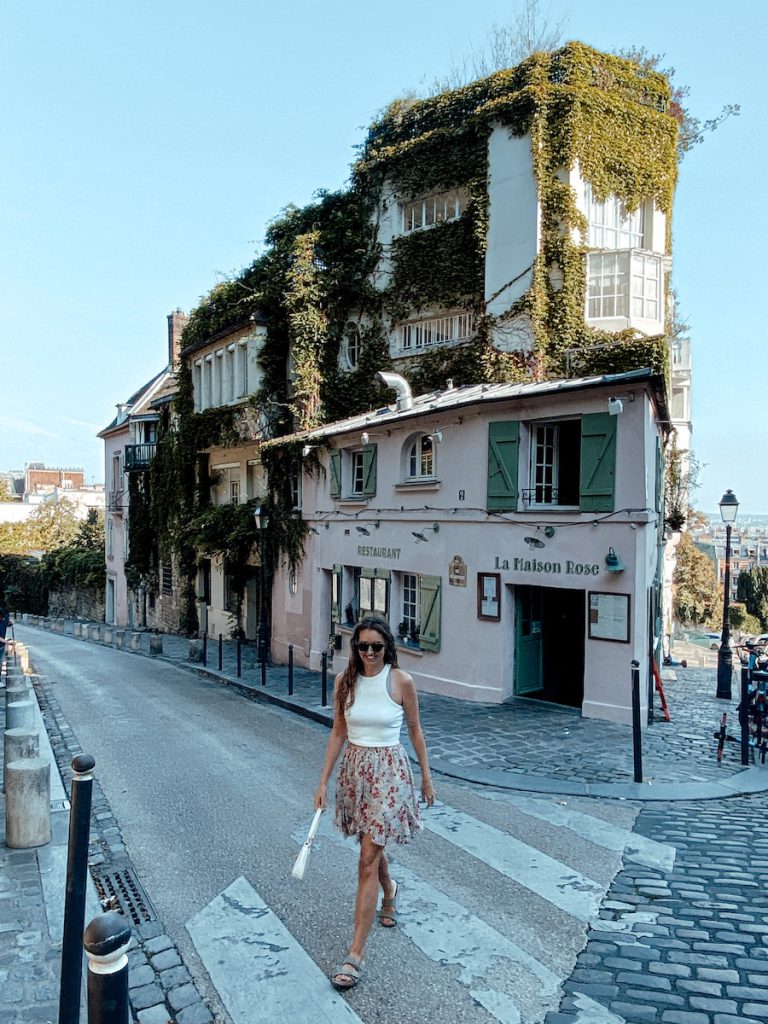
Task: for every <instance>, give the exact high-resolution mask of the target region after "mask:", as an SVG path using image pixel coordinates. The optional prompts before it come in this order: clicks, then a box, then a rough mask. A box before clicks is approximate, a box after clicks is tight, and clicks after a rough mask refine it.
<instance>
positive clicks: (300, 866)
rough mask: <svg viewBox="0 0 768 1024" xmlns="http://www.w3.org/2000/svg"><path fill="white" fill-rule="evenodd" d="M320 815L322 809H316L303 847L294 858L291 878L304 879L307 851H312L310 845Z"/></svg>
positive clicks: (307, 857)
mask: <svg viewBox="0 0 768 1024" xmlns="http://www.w3.org/2000/svg"><path fill="white" fill-rule="evenodd" d="M322 813H323V809H322V807H318V809H317V810H316V811H315V816H314V818H313V819H312V824H311V825H310V826H309V832H308V833H307V838H306V839H305V840H304V845H303V846H302V848H301V850H299V856H298V857H297V858H296V863H295V864H294V865H293V871H292V872H291V877H292V878H298V879H299V880H301V879H302V878H303V877H304V872H305V870H306V867H307V861H308V860H309V851H310V850H311V849H312V843H313V841H314V838H315V834H316V832H317V826H318V825H319V824H320V815H321V814H322Z"/></svg>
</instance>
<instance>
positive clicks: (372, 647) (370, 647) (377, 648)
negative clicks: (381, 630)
mask: <svg viewBox="0 0 768 1024" xmlns="http://www.w3.org/2000/svg"><path fill="white" fill-rule="evenodd" d="M355 647H357V649H358V651H361V652H362V653H363V654H365V653H366V652H367V651H373V653H374V654H379V653H380V652H381V651H383V650H384V644H382V643H374V644H361V643H360V642H359V641H358V642H357V643H356V644H355Z"/></svg>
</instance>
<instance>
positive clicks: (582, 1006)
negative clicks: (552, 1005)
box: [573, 992, 626, 1024]
mask: <svg viewBox="0 0 768 1024" xmlns="http://www.w3.org/2000/svg"><path fill="white" fill-rule="evenodd" d="M573 1001H574V1003H575V1004H576V1015H575V1017H574V1019H573V1020H574V1024H626V1021H625V1019H624V1017H620V1016H619V1015H618V1014H616V1013H612V1012H611V1011H610V1010H609V1009H608V1008H607V1007H606V1006H602V1005H601V1004H600V1003H598V1002H595V1000H594V999H590V997H589V996H587V995H584V993H583V992H575V993H574V994H573Z"/></svg>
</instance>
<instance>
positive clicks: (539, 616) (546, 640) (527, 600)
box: [514, 587, 586, 708]
mask: <svg viewBox="0 0 768 1024" xmlns="http://www.w3.org/2000/svg"><path fill="white" fill-rule="evenodd" d="M585 608H586V604H585V594H584V591H583V590H564V589H560V588H557V587H515V665H514V681H515V683H514V693H515V696H516V697H533V698H535V699H537V700H545V701H551V702H552V703H553V704H564V705H566V706H568V707H574V708H580V707H581V704H582V701H583V699H584V637H585V625H584V616H585Z"/></svg>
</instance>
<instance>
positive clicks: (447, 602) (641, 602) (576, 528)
mask: <svg viewBox="0 0 768 1024" xmlns="http://www.w3.org/2000/svg"><path fill="white" fill-rule="evenodd" d="M388 376H389V375H388ZM390 380H391V382H392V383H393V385H394V386H396V387H398V388H399V389H400V390H401V397H400V398H399V399H398V402H397V403H395V404H394V405H391V406H388V407H387V408H383V409H380V410H378V411H377V412H375V413H371V414H369V415H363V416H358V417H354V418H351V419H349V420H346V421H341V422H338V423H334V424H331V425H329V426H326V427H323V428H319V429H318V430H316V431H312V432H308V433H305V434H302V435H300V436H298V437H297V438H293V439H290V440H289V442H288V443H291V442H293V443H296V442H300V443H301V445H302V450H303V451H304V453H305V459H306V460H307V463H308V471H307V472H306V473H305V474H304V475H303V477H302V487H301V494H302V497H301V511H302V516H303V518H304V519H305V520H306V521H307V522H308V523H310V524H311V528H310V532H309V534H308V535H307V539H306V550H305V556H304V558H303V559H302V560H301V563H300V565H297V566H293V567H292V566H290V565H289V564H288V563H284V564H283V566H282V568H281V569H280V570H279V571H278V573H277V576H276V579H275V587H274V592H273V633H272V648H273V654H274V657H275V658H276V660H278V661H281V662H284V661H286V660H287V650H288V645H289V644H290V645H293V648H294V657H295V658H296V659H297V662H298V663H300V664H304V665H308V666H310V667H312V668H315V669H317V668H319V666H320V662H321V657H322V654H323V652H324V651H327V650H328V649H329V644H330V650H331V651H332V652H333V654H334V657H333V669H334V671H338V670H339V669H340V668H342V667H343V666H344V664H346V659H347V656H348V650H349V648H348V640H349V637H350V636H351V633H352V630H353V629H354V626H355V623H356V622H357V621H359V619H360V618H361V617H363V616H364V615H368V614H374V615H379V616H382V617H384V618H385V619H386V620H387V621H388V622H389V624H390V626H391V628H392V630H393V632H394V633H395V635H396V636H397V637H398V659H399V662H400V665H401V667H402V668H404V669H405V670H406V671H408V672H410V673H411V674H412V675H413V677H414V679H415V680H416V683H417V686H418V688H419V689H421V690H424V691H427V692H431V693H440V694H446V695H449V696H453V697H457V698H460V699H464V700H474V701H489V702H501V701H504V700H507V699H508V698H510V697H513V696H514V697H516V696H528V697H534V698H539V699H543V700H549V701H554V702H556V703H559V704H564V705H570V706H573V707H577V708H579V709H581V711H582V713H583V714H584V715H585V716H589V717H597V718H605V719H610V720H613V721H619V722H628V721H630V720H631V688H630V682H631V665H632V662H633V661H637V662H638V663H639V666H640V674H641V682H642V693H643V695H644V697H643V703H644V704H645V705H646V706H647V699H648V697H647V695H648V686H649V681H650V680H652V676H651V672H650V662H649V654H650V652H651V651H652V650H653V649H654V648H655V647H656V646H657V645H658V641H659V626H660V622H659V618H658V604H659V591H660V564H661V563H660V554H661V550H662V544H663V484H662V481H661V474H660V468H661V444H662V439H663V435H664V429H665V428H664V424H665V423H666V421H668V419H669V416H668V411H667V406H666V394H665V385H664V381H663V380H662V379H661V378H660V377H658V376H657V375H654V374H652V373H650V372H649V371H637V372H634V373H627V374H622V375H615V376H607V377H606V376H604V377H595V378H591V379H577V380H569V381H559V382H547V383H541V384H524V385H508V384H500V385H485V386H482V385H481V386H475V387H471V386H467V387H461V388H451V389H448V390H444V391H442V392H440V393H429V394H427V395H422V396H419V397H416V398H412V397H411V396H410V394H409V391H408V388H407V385H406V383H405V381H404V380H403V379H402V378H399V377H397V375H394V376H391V377H390ZM275 443H279V442H275ZM314 451H316V452H317V458H316V459H315V458H314V457H313V455H312V453H313V452H314ZM329 637H330V642H329Z"/></svg>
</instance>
